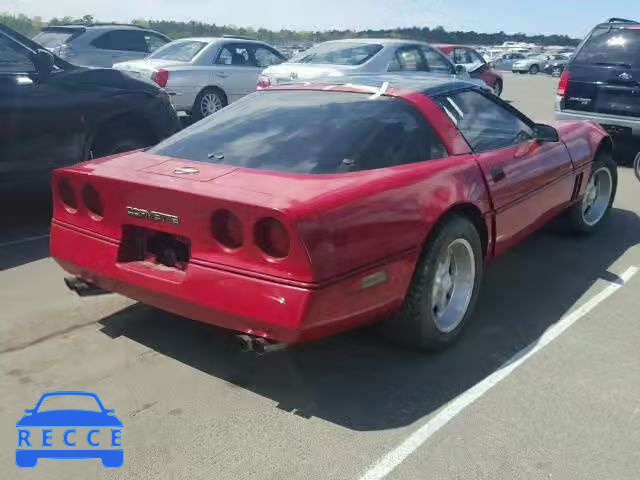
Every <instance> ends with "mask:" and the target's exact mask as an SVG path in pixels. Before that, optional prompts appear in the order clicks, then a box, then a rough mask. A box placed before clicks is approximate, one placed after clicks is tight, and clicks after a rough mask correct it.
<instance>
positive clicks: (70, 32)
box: [33, 28, 85, 48]
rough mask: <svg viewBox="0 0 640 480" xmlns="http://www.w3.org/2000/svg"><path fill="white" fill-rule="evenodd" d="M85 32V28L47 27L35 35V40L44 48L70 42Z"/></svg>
mask: <svg viewBox="0 0 640 480" xmlns="http://www.w3.org/2000/svg"><path fill="white" fill-rule="evenodd" d="M84 32H85V29H84V28H45V29H43V30H42V31H41V32H40V33H38V34H37V35H36V36H35V37H33V41H34V42H36V43H39V44H40V45H42V46H43V47H44V48H56V47H59V46H60V45H63V44H65V43H68V42H70V41H71V40H73V39H74V38H76V37H78V36H79V35H82V34H83V33H84Z"/></svg>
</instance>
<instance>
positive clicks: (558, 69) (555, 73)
mask: <svg viewBox="0 0 640 480" xmlns="http://www.w3.org/2000/svg"><path fill="white" fill-rule="evenodd" d="M560 75H562V67H553V68H552V69H551V76H552V77H559V76H560Z"/></svg>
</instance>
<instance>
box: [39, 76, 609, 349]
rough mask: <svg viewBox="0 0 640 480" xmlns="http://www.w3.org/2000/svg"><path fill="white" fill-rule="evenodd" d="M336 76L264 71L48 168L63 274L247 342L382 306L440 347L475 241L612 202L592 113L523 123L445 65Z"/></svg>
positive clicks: (456, 311) (398, 333)
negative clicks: (137, 133) (275, 79)
mask: <svg viewBox="0 0 640 480" xmlns="http://www.w3.org/2000/svg"><path fill="white" fill-rule="evenodd" d="M339 82H340V83H336V84H331V83H322V84H310V83H306V84H298V85H285V86H279V87H272V88H269V89H267V90H263V91H259V92H256V93H253V94H251V95H249V96H247V97H245V98H244V99H242V100H240V101H238V102H236V103H234V104H233V105H231V106H229V107H227V108H225V109H223V110H222V111H220V112H219V113H216V114H215V115H212V116H211V117H209V118H207V119H205V120H203V121H201V122H198V123H196V124H194V125H192V126H191V127H189V128H187V129H186V130H183V131H182V132H180V133H178V134H176V135H174V136H173V137H170V138H169V139H167V140H165V141H163V142H162V143H160V144H159V145H157V146H156V147H154V148H152V149H150V150H148V151H137V152H133V153H129V154H122V155H118V156H112V157H107V158H102V159H99V160H94V161H89V162H86V163H81V164H78V165H75V166H73V167H69V168H64V169H59V170H57V171H55V174H54V178H53V191H54V218H53V222H52V226H51V252H52V256H53V257H54V258H55V259H56V260H57V261H58V263H59V264H60V265H61V266H62V267H63V268H64V269H65V270H66V271H67V272H70V273H71V274H72V275H73V276H72V277H68V278H67V279H66V280H67V283H68V284H69V285H70V286H71V287H72V288H73V289H74V290H76V291H78V292H79V293H81V294H83V293H85V294H86V293H93V292H95V291H102V290H106V291H111V292H118V293H121V294H123V295H126V296H128V297H131V298H133V299H136V300H139V301H141V302H144V303H147V304H150V305H153V306H156V307H158V308H161V309H164V310H168V311H171V312H174V313H176V314H179V315H182V316H185V317H189V318H192V319H196V320H199V321H202V322H207V323H211V324H215V325H219V326H222V327H226V328H229V329H233V330H236V331H239V332H242V333H243V334H245V335H246V336H245V338H249V339H251V342H258V343H256V345H257V344H260V345H263V346H264V345H269V344H270V342H279V343H278V345H282V344H283V343H284V344H290V343H296V342H300V341H306V340H310V339H316V338H319V337H323V336H326V335H330V334H333V333H336V332H339V331H343V330H346V329H350V328H353V327H356V326H359V325H363V324H367V323H371V322H374V321H376V320H380V319H382V318H384V319H385V321H384V324H383V327H384V329H385V331H386V332H387V333H388V334H389V335H390V336H391V337H393V338H395V339H398V340H400V341H403V342H405V343H406V344H409V345H412V346H416V347H421V348H426V349H431V350H437V349H440V348H443V347H445V346H447V345H448V344H450V343H451V342H452V341H453V340H455V339H456V337H458V335H459V333H460V331H461V329H462V328H463V326H464V324H465V322H466V320H467V319H468V317H469V315H470V313H471V311H472V309H473V306H474V303H475V301H476V296H477V294H478V290H479V287H480V283H481V278H482V271H483V264H484V262H485V261H486V260H489V259H491V258H493V257H494V256H496V255H498V254H500V253H501V252H504V251H505V250H506V249H508V248H509V247H511V246H513V245H515V244H516V243H518V242H519V241H521V240H522V239H523V238H525V237H526V236H527V235H529V234H530V233H532V232H533V231H534V230H536V229H537V228H539V227H540V226H542V225H543V224H544V223H545V222H546V221H547V220H549V219H551V218H552V217H555V216H557V215H559V214H564V217H563V218H564V220H565V221H566V223H567V225H568V226H570V227H571V228H573V229H574V230H575V231H577V232H583V233H587V232H590V231H591V230H593V229H595V228H596V227H598V226H599V225H600V224H601V223H602V220H603V218H604V217H605V216H606V215H607V212H608V211H609V209H610V207H611V204H612V201H613V198H614V195H615V191H616V184H617V176H616V167H615V164H614V163H613V161H612V159H611V147H612V145H611V140H610V139H609V137H608V136H607V135H606V133H605V132H604V130H603V129H602V128H601V127H599V126H597V125H595V124H592V123H572V122H565V123H558V124H557V125H556V126H555V127H551V126H546V125H538V124H534V123H533V122H532V121H531V120H529V119H528V118H527V117H525V116H524V115H522V114H521V113H520V112H518V111H517V110H515V109H514V108H513V107H511V106H510V105H508V104H507V103H505V102H503V101H502V100H500V99H499V98H496V97H495V96H494V95H491V94H490V93H486V92H484V91H482V89H480V88H479V87H477V86H474V85H472V84H469V83H465V82H452V81H451V80H447V79H431V80H425V79H421V80H415V79H408V78H405V79H402V78H401V77H394V76H388V77H379V78H375V79H374V78H357V77H354V78H351V79H340V80H339Z"/></svg>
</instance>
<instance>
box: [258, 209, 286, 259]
mask: <svg viewBox="0 0 640 480" xmlns="http://www.w3.org/2000/svg"><path fill="white" fill-rule="evenodd" d="M254 239H255V242H256V245H258V247H259V248H260V249H261V250H262V251H263V252H264V253H266V254H267V255H269V256H271V257H275V258H284V257H286V256H287V255H289V248H291V242H290V241H289V233H288V232H287V229H286V227H285V226H284V225H283V224H282V222H280V221H278V220H276V219H275V218H263V219H262V220H260V221H258V223H256V226H255V229H254Z"/></svg>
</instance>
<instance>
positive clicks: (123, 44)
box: [33, 24, 171, 68]
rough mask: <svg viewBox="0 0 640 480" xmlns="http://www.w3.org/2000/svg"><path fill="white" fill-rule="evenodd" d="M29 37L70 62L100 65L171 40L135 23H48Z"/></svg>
mask: <svg viewBox="0 0 640 480" xmlns="http://www.w3.org/2000/svg"><path fill="white" fill-rule="evenodd" d="M33 40H34V41H35V42H36V43H39V44H40V45H42V46H43V47H45V48H46V49H48V50H50V51H51V52H52V53H54V54H55V55H57V56H58V57H60V58H62V59H64V60H66V61H68V62H70V63H73V64H74V65H82V66H87V67H104V68H110V67H111V66H112V65H113V64H114V63H117V62H123V61H125V60H136V59H139V58H144V57H146V56H148V55H149V54H150V53H152V52H154V51H156V50H157V49H158V48H160V47H162V46H163V45H166V44H167V43H169V42H170V41H171V40H170V39H169V38H167V37H165V36H164V35H162V34H160V33H158V32H154V31H152V30H147V29H146V28H141V27H138V26H136V25H114V24H91V25H63V26H49V27H44V28H43V29H42V31H41V32H40V33H38V34H37V35H36V36H35V37H33Z"/></svg>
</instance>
